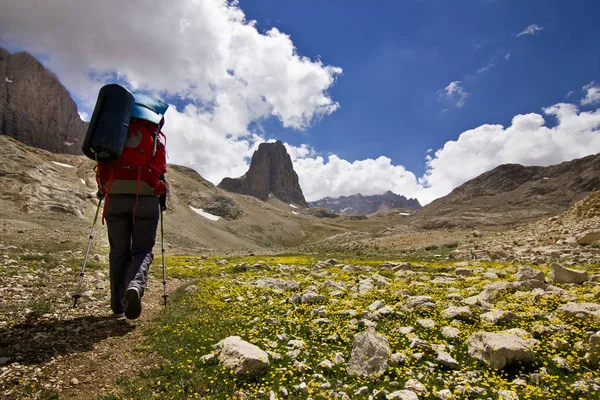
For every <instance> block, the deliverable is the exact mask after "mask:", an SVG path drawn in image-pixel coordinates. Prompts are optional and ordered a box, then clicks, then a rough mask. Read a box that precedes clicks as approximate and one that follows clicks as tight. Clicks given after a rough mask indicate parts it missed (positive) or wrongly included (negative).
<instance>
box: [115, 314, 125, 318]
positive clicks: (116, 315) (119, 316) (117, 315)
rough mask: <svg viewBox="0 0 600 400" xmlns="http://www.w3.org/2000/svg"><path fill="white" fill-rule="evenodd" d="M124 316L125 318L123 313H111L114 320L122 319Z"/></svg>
mask: <svg viewBox="0 0 600 400" xmlns="http://www.w3.org/2000/svg"><path fill="white" fill-rule="evenodd" d="M124 316H125V314H123V313H113V315H112V317H113V318H114V319H121V318H123V317H124Z"/></svg>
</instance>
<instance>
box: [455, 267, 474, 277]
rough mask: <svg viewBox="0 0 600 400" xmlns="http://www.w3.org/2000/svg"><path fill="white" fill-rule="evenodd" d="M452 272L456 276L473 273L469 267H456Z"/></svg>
mask: <svg viewBox="0 0 600 400" xmlns="http://www.w3.org/2000/svg"><path fill="white" fill-rule="evenodd" d="M454 273H455V274H456V275H458V276H471V275H473V271H471V270H470V269H469V268H460V267H459V268H456V269H455V270H454Z"/></svg>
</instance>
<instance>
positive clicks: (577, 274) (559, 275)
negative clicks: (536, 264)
mask: <svg viewBox="0 0 600 400" xmlns="http://www.w3.org/2000/svg"><path fill="white" fill-rule="evenodd" d="M550 268H551V270H550V279H551V280H552V281H553V282H554V283H576V284H579V285H581V284H582V283H583V282H585V281H587V280H588V279H589V278H588V273H587V271H578V270H575V269H570V268H565V267H563V266H561V265H560V264H558V263H552V265H550Z"/></svg>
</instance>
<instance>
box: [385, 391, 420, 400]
mask: <svg viewBox="0 0 600 400" xmlns="http://www.w3.org/2000/svg"><path fill="white" fill-rule="evenodd" d="M387 399H399V400H419V396H417V394H416V393H415V392H411V391H410V390H397V391H395V392H392V393H390V394H388V395H387Z"/></svg>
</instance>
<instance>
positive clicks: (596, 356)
mask: <svg viewBox="0 0 600 400" xmlns="http://www.w3.org/2000/svg"><path fill="white" fill-rule="evenodd" d="M585 350H586V354H585V356H584V358H585V360H586V361H587V362H588V363H590V364H591V365H592V366H598V364H600V331H598V332H596V333H595V334H591V335H589V337H588V339H587V344H586V346H585ZM0 364H1V363H0Z"/></svg>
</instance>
